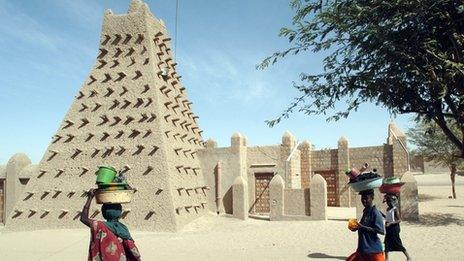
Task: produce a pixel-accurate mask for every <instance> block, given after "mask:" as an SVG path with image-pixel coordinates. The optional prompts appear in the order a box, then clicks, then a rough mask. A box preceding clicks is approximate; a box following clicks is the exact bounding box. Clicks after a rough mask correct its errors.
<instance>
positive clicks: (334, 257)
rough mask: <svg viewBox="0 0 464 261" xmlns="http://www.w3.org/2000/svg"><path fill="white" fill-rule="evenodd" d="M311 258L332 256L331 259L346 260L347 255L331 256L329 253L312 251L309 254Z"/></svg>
mask: <svg viewBox="0 0 464 261" xmlns="http://www.w3.org/2000/svg"><path fill="white" fill-rule="evenodd" d="M308 257H309V258H330V259H336V260H346V257H344V256H331V255H327V254H324V253H311V254H309V255H308Z"/></svg>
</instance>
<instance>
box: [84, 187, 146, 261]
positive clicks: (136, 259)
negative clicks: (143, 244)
mask: <svg viewBox="0 0 464 261" xmlns="http://www.w3.org/2000/svg"><path fill="white" fill-rule="evenodd" d="M94 196H95V190H94V189H91V190H89V192H88V197H87V202H86V203H85V205H84V208H83V209H82V213H81V218H80V220H81V222H82V223H84V224H85V225H86V226H88V227H89V228H90V232H91V236H90V246H89V257H88V260H89V261H97V260H98V261H140V260H141V259H140V253H139V251H138V249H137V247H136V246H135V242H134V240H133V239H132V237H131V235H130V233H129V229H127V227H126V226H125V225H124V224H122V223H121V222H119V218H120V217H121V214H122V206H121V204H103V205H102V208H101V212H102V215H103V217H104V218H105V220H106V221H98V220H93V219H90V218H89V208H90V203H91V202H92V199H93V198H94Z"/></svg>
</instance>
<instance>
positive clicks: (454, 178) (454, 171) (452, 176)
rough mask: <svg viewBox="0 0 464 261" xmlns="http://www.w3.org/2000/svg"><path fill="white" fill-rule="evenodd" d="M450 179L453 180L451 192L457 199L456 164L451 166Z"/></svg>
mask: <svg viewBox="0 0 464 261" xmlns="http://www.w3.org/2000/svg"><path fill="white" fill-rule="evenodd" d="M450 170H451V173H450V178H451V191H452V193H453V199H456V190H455V189H454V184H455V180H456V164H451V166H450Z"/></svg>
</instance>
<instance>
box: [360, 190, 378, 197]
mask: <svg viewBox="0 0 464 261" xmlns="http://www.w3.org/2000/svg"><path fill="white" fill-rule="evenodd" d="M358 194H359V195H372V196H374V190H373V189H368V190H362V191H360V192H359V193H358Z"/></svg>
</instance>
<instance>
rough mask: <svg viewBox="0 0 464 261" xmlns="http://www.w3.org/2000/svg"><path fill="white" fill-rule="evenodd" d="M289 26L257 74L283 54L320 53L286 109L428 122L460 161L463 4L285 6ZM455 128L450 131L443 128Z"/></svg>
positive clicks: (406, 0)
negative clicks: (369, 107) (376, 113)
mask: <svg viewBox="0 0 464 261" xmlns="http://www.w3.org/2000/svg"><path fill="white" fill-rule="evenodd" d="M290 6H291V7H292V8H293V9H294V10H295V15H294V17H293V23H292V26H291V27H289V28H282V29H281V31H280V34H279V36H281V37H286V38H288V40H289V42H290V47H288V48H287V49H285V50H283V51H279V52H276V53H274V54H273V55H271V56H270V57H267V58H265V59H264V60H263V61H262V62H261V64H259V65H258V66H257V68H259V69H264V68H266V67H268V66H270V65H273V64H275V63H276V62H277V61H279V60H280V59H282V58H284V57H285V56H287V55H288V54H293V55H297V54H301V53H304V52H306V54H307V52H320V51H327V52H329V54H328V55H327V56H325V58H324V60H323V65H324V66H323V72H322V73H319V74H309V73H305V72H302V73H301V74H300V78H299V81H298V82H296V83H294V84H293V85H294V87H295V88H297V89H298V90H299V91H300V95H298V96H297V97H295V99H294V101H293V102H292V103H291V104H290V105H289V106H288V107H287V108H286V109H285V110H284V111H283V112H282V114H281V115H280V116H278V117H277V118H275V119H273V120H269V121H266V122H267V123H268V125H270V126H271V127H272V126H273V125H275V124H277V123H279V122H280V121H281V120H282V119H283V118H288V117H289V115H290V114H291V113H292V112H293V110H295V109H298V110H299V111H301V112H303V113H305V114H308V115H317V114H324V115H325V114H326V113H327V112H329V111H330V110H333V109H334V108H335V105H337V104H338V103H340V102H343V101H344V102H346V107H345V109H344V110H341V111H336V112H334V113H332V115H331V116H329V117H328V118H327V120H339V119H340V118H342V117H344V118H346V117H348V116H349V114H350V112H352V111H353V110H354V111H356V110H357V109H358V107H359V106H360V105H361V104H362V103H365V102H373V103H375V104H377V105H381V106H384V107H386V108H387V109H388V110H389V111H390V112H391V113H393V114H406V113H412V114H414V115H415V116H416V117H417V120H425V121H427V122H435V123H436V124H437V125H438V126H439V127H440V129H441V130H442V132H443V133H444V135H446V137H447V138H448V139H449V140H450V141H451V143H452V144H453V145H454V146H455V147H456V148H457V149H458V151H459V152H460V153H459V154H460V157H462V158H464V2H463V1H462V0H391V1H384V0H304V1H302V0H291V4H290ZM450 121H453V122H456V124H457V129H458V132H453V131H451V126H449V124H448V123H449V122H450Z"/></svg>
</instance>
